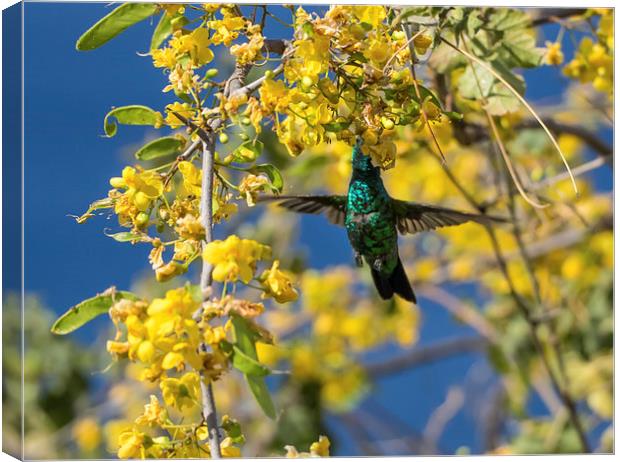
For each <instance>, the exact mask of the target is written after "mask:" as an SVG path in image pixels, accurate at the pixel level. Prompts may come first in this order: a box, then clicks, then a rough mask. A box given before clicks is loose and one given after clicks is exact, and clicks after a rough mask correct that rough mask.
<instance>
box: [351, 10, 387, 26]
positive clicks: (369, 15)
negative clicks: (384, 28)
mask: <svg viewBox="0 0 620 462" xmlns="http://www.w3.org/2000/svg"><path fill="white" fill-rule="evenodd" d="M351 9H352V11H353V15H354V16H355V17H356V18H357V19H359V20H360V21H361V22H365V23H366V24H370V25H371V26H372V27H373V28H377V27H379V24H381V22H383V20H384V19H385V18H386V13H385V8H384V7H383V6H353V7H351Z"/></svg>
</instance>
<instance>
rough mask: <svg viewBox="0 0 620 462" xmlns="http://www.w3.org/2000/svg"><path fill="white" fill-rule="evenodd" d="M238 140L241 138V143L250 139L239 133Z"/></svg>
mask: <svg viewBox="0 0 620 462" xmlns="http://www.w3.org/2000/svg"><path fill="white" fill-rule="evenodd" d="M239 138H241V140H242V141H247V140H249V139H250V137H249V136H248V135H246V134H245V133H239Z"/></svg>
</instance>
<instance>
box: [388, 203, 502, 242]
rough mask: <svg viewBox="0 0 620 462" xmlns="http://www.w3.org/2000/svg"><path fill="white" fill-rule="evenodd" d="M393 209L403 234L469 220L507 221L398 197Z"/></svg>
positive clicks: (485, 221) (458, 223) (479, 221)
mask: <svg viewBox="0 0 620 462" xmlns="http://www.w3.org/2000/svg"><path fill="white" fill-rule="evenodd" d="M392 209H393V210H394V214H395V215H396V228H397V229H398V231H399V232H400V233H401V234H414V233H419V232H421V231H430V230H432V229H436V228H441V227H443V226H453V225H460V224H461V223H465V222H467V221H475V222H478V223H481V224H490V223H493V222H503V221H505V220H504V219H502V218H497V217H491V216H488V215H476V214H473V213H466V212H459V211H458V210H452V209H447V208H444V207H437V206H435V205H427V204H418V203H416V202H405V201H400V200H397V199H392Z"/></svg>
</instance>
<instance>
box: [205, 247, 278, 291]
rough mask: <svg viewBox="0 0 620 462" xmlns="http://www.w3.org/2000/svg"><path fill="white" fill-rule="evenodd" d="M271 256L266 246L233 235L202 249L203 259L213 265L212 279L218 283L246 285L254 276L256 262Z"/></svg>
mask: <svg viewBox="0 0 620 462" xmlns="http://www.w3.org/2000/svg"><path fill="white" fill-rule="evenodd" d="M270 254H271V249H270V248H269V247H268V246H265V245H262V244H259V243H258V242H256V241H253V240H249V239H239V237H237V236H235V235H231V236H229V237H228V238H227V239H226V240H225V241H213V242H210V243H209V244H208V245H207V246H206V247H205V249H204V252H203V255H202V256H203V258H204V259H205V260H206V261H207V262H209V263H211V264H212V265H215V268H214V269H213V279H215V280H216V281H219V282H224V281H236V280H237V279H240V280H242V281H243V282H245V283H246V284H247V283H248V282H250V280H251V279H252V277H253V276H254V271H255V269H256V262H257V261H258V260H264V259H265V258H268V257H269V256H270Z"/></svg>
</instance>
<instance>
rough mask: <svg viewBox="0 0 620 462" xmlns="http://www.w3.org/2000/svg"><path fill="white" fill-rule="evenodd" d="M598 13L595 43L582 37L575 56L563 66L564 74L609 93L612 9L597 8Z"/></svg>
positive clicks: (612, 77)
mask: <svg viewBox="0 0 620 462" xmlns="http://www.w3.org/2000/svg"><path fill="white" fill-rule="evenodd" d="M592 13H593V14H598V15H600V20H599V24H598V29H597V31H596V36H597V39H598V41H597V42H596V43H595V42H593V40H592V39H591V38H589V37H585V38H584V39H582V41H581V43H580V44H579V49H578V50H577V51H576V53H575V57H574V58H573V59H572V60H571V61H570V62H569V63H568V64H566V66H565V67H564V70H563V72H564V74H565V75H567V76H568V77H570V78H572V79H577V80H579V81H580V82H581V83H588V82H591V83H592V86H593V87H594V88H595V89H596V90H598V91H600V92H604V93H608V94H609V95H611V93H612V91H613V83H614V73H613V71H614V69H613V67H614V38H613V37H614V30H613V27H614V23H613V9H597V10H596V11H593V12H592Z"/></svg>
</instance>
